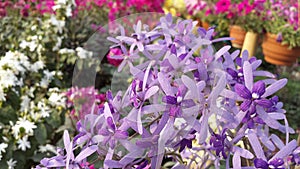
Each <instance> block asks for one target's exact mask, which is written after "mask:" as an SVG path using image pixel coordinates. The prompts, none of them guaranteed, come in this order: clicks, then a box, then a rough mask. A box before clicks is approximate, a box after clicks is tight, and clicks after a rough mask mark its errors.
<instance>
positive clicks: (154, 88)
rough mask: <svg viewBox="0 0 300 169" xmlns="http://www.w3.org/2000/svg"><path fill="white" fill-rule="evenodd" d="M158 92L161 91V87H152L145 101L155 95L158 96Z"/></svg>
mask: <svg viewBox="0 0 300 169" xmlns="http://www.w3.org/2000/svg"><path fill="white" fill-rule="evenodd" d="M158 90H159V87H158V86H152V87H150V88H149V89H148V90H147V92H146V94H145V98H144V99H145V100H146V99H149V98H150V97H151V96H153V95H154V94H156V93H157V91H158Z"/></svg>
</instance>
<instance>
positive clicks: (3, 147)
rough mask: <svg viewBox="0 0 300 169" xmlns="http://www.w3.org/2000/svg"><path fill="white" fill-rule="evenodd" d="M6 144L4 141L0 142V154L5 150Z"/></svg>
mask: <svg viewBox="0 0 300 169" xmlns="http://www.w3.org/2000/svg"><path fill="white" fill-rule="evenodd" d="M7 146H8V144H6V143H1V144H0V154H1V153H2V152H3V153H5V152H6V150H5V149H6V148H7Z"/></svg>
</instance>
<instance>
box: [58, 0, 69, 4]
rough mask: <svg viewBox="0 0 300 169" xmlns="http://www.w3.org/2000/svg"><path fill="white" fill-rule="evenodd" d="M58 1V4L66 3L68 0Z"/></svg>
mask: <svg viewBox="0 0 300 169" xmlns="http://www.w3.org/2000/svg"><path fill="white" fill-rule="evenodd" d="M57 3H58V4H66V3H67V1H66V0H57Z"/></svg>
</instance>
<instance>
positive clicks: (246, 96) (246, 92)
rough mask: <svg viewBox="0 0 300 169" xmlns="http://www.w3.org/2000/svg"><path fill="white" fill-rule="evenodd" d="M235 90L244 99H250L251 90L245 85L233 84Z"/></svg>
mask: <svg viewBox="0 0 300 169" xmlns="http://www.w3.org/2000/svg"><path fill="white" fill-rule="evenodd" d="M234 89H235V92H236V93H237V94H238V95H239V96H241V97H242V98H244V99H252V94H251V92H250V91H249V90H248V89H247V88H246V86H244V85H242V84H239V83H237V84H235V86H234Z"/></svg>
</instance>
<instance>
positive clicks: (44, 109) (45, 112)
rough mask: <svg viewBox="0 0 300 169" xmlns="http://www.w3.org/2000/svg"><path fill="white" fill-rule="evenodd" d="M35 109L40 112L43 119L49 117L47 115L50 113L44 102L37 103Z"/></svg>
mask: <svg viewBox="0 0 300 169" xmlns="http://www.w3.org/2000/svg"><path fill="white" fill-rule="evenodd" d="M37 107H38V109H39V110H40V113H41V116H42V117H43V118H45V117H49V116H50V114H49V113H50V108H49V107H48V106H46V104H45V100H42V101H40V102H38V105H37Z"/></svg>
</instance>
